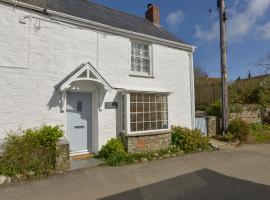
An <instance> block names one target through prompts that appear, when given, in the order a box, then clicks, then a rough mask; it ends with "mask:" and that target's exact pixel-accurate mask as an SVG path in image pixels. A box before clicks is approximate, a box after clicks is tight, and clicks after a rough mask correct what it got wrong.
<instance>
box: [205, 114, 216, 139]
mask: <svg viewBox="0 0 270 200" xmlns="http://www.w3.org/2000/svg"><path fill="white" fill-rule="evenodd" d="M218 121H219V120H217V117H214V116H208V117H207V136H208V137H213V136H215V135H216V134H217V131H218V126H217V123H218Z"/></svg>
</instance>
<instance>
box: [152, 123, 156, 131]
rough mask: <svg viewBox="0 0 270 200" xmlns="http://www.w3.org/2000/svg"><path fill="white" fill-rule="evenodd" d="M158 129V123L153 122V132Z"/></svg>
mask: <svg viewBox="0 0 270 200" xmlns="http://www.w3.org/2000/svg"><path fill="white" fill-rule="evenodd" d="M156 129H157V123H156V122H151V130H156Z"/></svg>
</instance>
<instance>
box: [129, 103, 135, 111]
mask: <svg viewBox="0 0 270 200" xmlns="http://www.w3.org/2000/svg"><path fill="white" fill-rule="evenodd" d="M130 112H136V103H130Z"/></svg>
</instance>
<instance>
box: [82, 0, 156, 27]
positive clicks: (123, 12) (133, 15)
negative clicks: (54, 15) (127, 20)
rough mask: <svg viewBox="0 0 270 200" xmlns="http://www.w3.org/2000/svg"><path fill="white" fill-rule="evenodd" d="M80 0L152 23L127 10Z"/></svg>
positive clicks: (83, 0)
mask: <svg viewBox="0 0 270 200" xmlns="http://www.w3.org/2000/svg"><path fill="white" fill-rule="evenodd" d="M80 1H82V2H85V3H89V4H95V5H97V6H99V7H103V8H105V9H108V10H113V11H116V12H118V13H122V14H125V15H130V16H132V17H136V18H139V19H141V20H143V21H146V22H149V23H150V24H153V23H152V22H150V21H149V20H147V19H145V18H143V17H141V16H138V15H135V14H130V13H128V12H125V11H121V10H117V9H115V8H110V7H107V6H104V5H102V4H99V3H96V2H92V1H89V0H80ZM153 25H154V24H153Z"/></svg>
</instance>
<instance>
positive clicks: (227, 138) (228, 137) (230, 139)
mask: <svg viewBox="0 0 270 200" xmlns="http://www.w3.org/2000/svg"><path fill="white" fill-rule="evenodd" d="M223 139H224V140H225V141H227V142H233V141H235V135H234V134H231V133H230V132H227V133H226V134H225V135H224V136H223Z"/></svg>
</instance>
